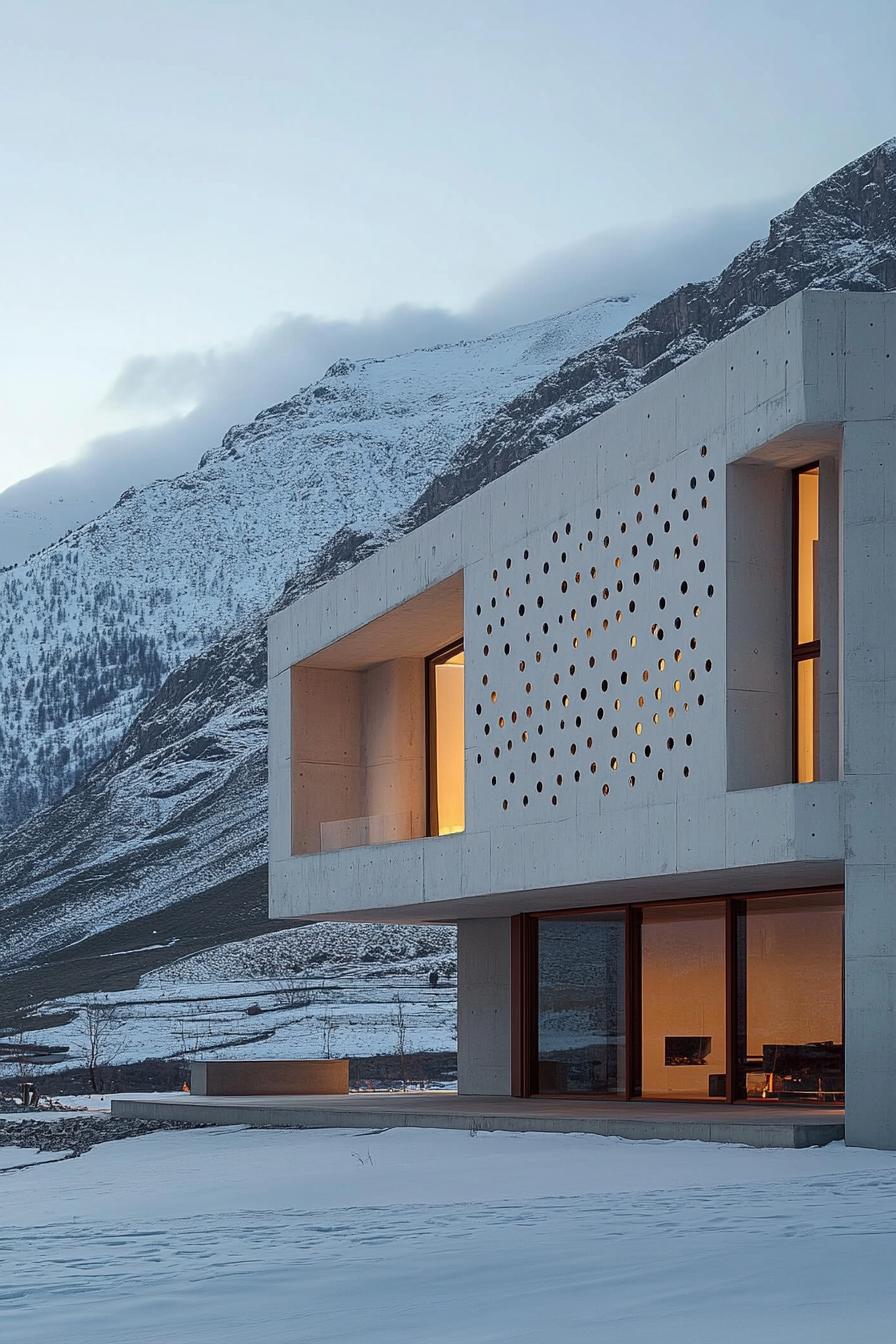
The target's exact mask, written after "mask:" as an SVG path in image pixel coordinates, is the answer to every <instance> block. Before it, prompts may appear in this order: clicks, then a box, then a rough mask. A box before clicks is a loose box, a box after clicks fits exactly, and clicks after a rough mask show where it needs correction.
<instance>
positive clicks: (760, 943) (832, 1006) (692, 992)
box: [520, 890, 844, 1106]
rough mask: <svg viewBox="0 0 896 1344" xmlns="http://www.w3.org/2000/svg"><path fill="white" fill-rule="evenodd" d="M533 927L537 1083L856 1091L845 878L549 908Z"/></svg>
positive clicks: (528, 949)
mask: <svg viewBox="0 0 896 1344" xmlns="http://www.w3.org/2000/svg"><path fill="white" fill-rule="evenodd" d="M526 927H527V928H528V930H529V931H530V935H531V938H530V940H528V941H527V940H524V942H523V948H524V952H523V955H522V961H521V965H522V966H523V967H524V968H525V970H524V972H522V980H521V982H520V983H521V984H525V985H527V986H531V988H530V989H529V990H528V992H529V994H530V995H531V997H530V998H529V999H528V1003H527V1007H526V1009H525V1012H524V1017H527V1020H528V1021H529V1022H530V1024H531V1025H530V1031H531V1035H530V1036H529V1037H528V1046H527V1055H526V1059H525V1061H524V1063H523V1069H524V1070H525V1071H526V1073H527V1076H528V1073H529V1072H530V1071H531V1078H530V1084H531V1087H532V1090H533V1091H536V1092H541V1093H555V1094H556V1093H560V1094H584V1095H587V1094H591V1095H597V1096H600V1095H610V1096H612V1095H618V1096H628V1097H632V1096H642V1097H644V1098H645V1099H649V1100H654V1101H655V1100H665V1101H718V1102H724V1101H738V1100H740V1101H751V1102H759V1103H765V1102H785V1103H788V1104H794V1103H798V1102H803V1103H806V1104H809V1105H816V1106H818V1105H842V1104H843V1100H844V1082H843V1078H844V1072H843V1064H844V1060H843V892H842V890H833V891H821V892H793V893H781V894H779V895H771V896H749V897H724V898H722V897H720V898H719V899H718V900H715V899H714V900H708V901H707V900H691V901H673V902H670V901H662V902H657V903H655V904H647V905H638V906H632V907H630V909H629V910H628V911H624V910H620V909H618V908H617V909H614V910H596V911H590V910H589V911H577V912H575V913H574V914H572V913H569V914H564V915H547V914H546V915H539V916H535V917H533V918H531V919H529V920H528V921H527V924H526ZM533 940H534V941H533Z"/></svg>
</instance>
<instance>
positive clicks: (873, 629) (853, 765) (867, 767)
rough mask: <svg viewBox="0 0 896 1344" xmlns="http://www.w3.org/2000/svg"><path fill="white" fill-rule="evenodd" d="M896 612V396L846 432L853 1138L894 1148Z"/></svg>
mask: <svg viewBox="0 0 896 1344" xmlns="http://www.w3.org/2000/svg"><path fill="white" fill-rule="evenodd" d="M894 383H896V379H894V380H893V381H892V382H891V390H892V395H893V399H894V401H896V387H894ZM894 613H896V405H894V406H891V407H890V408H889V416H888V418H887V419H881V420H868V421H864V422H860V423H853V424H847V426H846V428H845V430H844V434H843V672H844V678H843V680H844V709H845V759H844V782H843V793H844V812H845V841H846V1098H847V1109H846V1138H847V1142H848V1143H854V1144H860V1145H865V1146H868V1147H873V1148H896V619H894Z"/></svg>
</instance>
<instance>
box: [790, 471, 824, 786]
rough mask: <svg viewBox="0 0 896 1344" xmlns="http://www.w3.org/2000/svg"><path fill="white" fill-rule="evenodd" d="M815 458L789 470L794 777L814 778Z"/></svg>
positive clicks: (801, 781) (816, 644) (816, 635)
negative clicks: (809, 463)
mask: <svg viewBox="0 0 896 1344" xmlns="http://www.w3.org/2000/svg"><path fill="white" fill-rule="evenodd" d="M818 538H819V510H818V463H817V462H816V463H815V464H814V465H813V466H810V467H801V468H800V469H799V470H798V471H795V472H794V473H793V777H794V779H795V780H796V782H797V783H798V784H806V783H809V782H810V781H811V780H813V779H817V778H818V667H819V658H820V653H821V645H820V642H819V626H818V617H819V611H818V607H819V602H818Z"/></svg>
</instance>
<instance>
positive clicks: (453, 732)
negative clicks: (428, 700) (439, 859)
mask: <svg viewBox="0 0 896 1344" xmlns="http://www.w3.org/2000/svg"><path fill="white" fill-rule="evenodd" d="M430 678H431V680H430V695H431V697H432V711H431V712H432V719H431V731H432V742H431V744H430V833H431V834H432V835H453V834H454V833H455V832H456V831H462V830H463V829H464V652H463V649H459V650H457V651H455V652H454V653H451V654H449V655H447V656H446V657H445V658H439V659H433V661H432V663H431V664H430Z"/></svg>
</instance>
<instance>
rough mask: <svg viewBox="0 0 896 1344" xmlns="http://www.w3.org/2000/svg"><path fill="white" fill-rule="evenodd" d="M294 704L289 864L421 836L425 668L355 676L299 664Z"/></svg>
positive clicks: (404, 661)
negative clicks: (325, 852) (298, 857)
mask: <svg viewBox="0 0 896 1344" xmlns="http://www.w3.org/2000/svg"><path fill="white" fill-rule="evenodd" d="M291 696H292V706H291V712H292V727H291V732H292V852H293V854H315V853H318V852H320V850H321V849H322V848H323V849H340V848H349V847H352V846H355V845H362V844H384V843H387V842H389V841H394V840H410V839H414V838H416V837H419V836H422V835H423V834H424V832H425V826H426V760H425V751H426V723H425V692H424V662H423V659H422V658H397V659H393V660H391V661H389V662H383V663H377V664H376V665H374V666H373V667H369V668H365V669H359V670H357V671H346V670H340V669H335V668H323V667H308V666H305V665H302V664H297V665H296V666H295V667H293V669H292V682H291ZM322 823H323V824H324V825H325V826H327V833H326V838H325V840H324V842H322V839H321V824H322ZM328 823H330V824H329V825H327V824H328ZM339 823H343V824H342V825H340V824H339Z"/></svg>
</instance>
